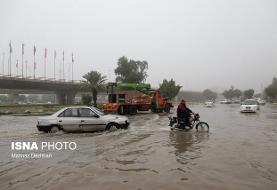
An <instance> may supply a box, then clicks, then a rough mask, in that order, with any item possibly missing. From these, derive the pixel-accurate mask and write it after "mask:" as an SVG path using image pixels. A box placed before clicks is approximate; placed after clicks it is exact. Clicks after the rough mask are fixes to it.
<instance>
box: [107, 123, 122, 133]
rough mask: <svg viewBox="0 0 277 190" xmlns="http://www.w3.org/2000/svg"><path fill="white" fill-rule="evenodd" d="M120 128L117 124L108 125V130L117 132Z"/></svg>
mask: <svg viewBox="0 0 277 190" xmlns="http://www.w3.org/2000/svg"><path fill="white" fill-rule="evenodd" d="M119 128H120V126H119V125H118V124H117V123H110V124H108V125H107V127H106V130H109V131H115V130H117V129H119Z"/></svg>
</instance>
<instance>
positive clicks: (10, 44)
mask: <svg viewBox="0 0 277 190" xmlns="http://www.w3.org/2000/svg"><path fill="white" fill-rule="evenodd" d="M9 46H10V53H12V52H13V50H12V42H11V41H10V43H9Z"/></svg>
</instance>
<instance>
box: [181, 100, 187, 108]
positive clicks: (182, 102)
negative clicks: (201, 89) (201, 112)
mask: <svg viewBox="0 0 277 190" xmlns="http://www.w3.org/2000/svg"><path fill="white" fill-rule="evenodd" d="M181 104H182V105H184V106H185V107H186V106H187V105H186V101H185V100H184V99H182V100H181Z"/></svg>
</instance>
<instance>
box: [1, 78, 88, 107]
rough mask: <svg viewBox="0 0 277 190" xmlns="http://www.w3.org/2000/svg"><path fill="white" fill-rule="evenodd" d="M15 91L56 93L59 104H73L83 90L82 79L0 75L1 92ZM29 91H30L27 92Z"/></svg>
mask: <svg viewBox="0 0 277 190" xmlns="http://www.w3.org/2000/svg"><path fill="white" fill-rule="evenodd" d="M9 91H14V92H21V93H26V94H38V93H40V94H49V93H53V94H56V100H57V103H59V104H73V103H74V99H75V95H76V94H77V93H78V92H80V91H83V90H82V88H81V81H65V80H51V79H43V78H36V79H31V78H23V77H16V76H3V75H1V76H0V94H4V93H5V92H9ZM27 92H29V93H27Z"/></svg>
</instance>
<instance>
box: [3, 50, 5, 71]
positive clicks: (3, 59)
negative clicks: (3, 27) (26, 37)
mask: <svg viewBox="0 0 277 190" xmlns="http://www.w3.org/2000/svg"><path fill="white" fill-rule="evenodd" d="M2 73H3V75H5V52H3V57H2Z"/></svg>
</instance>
